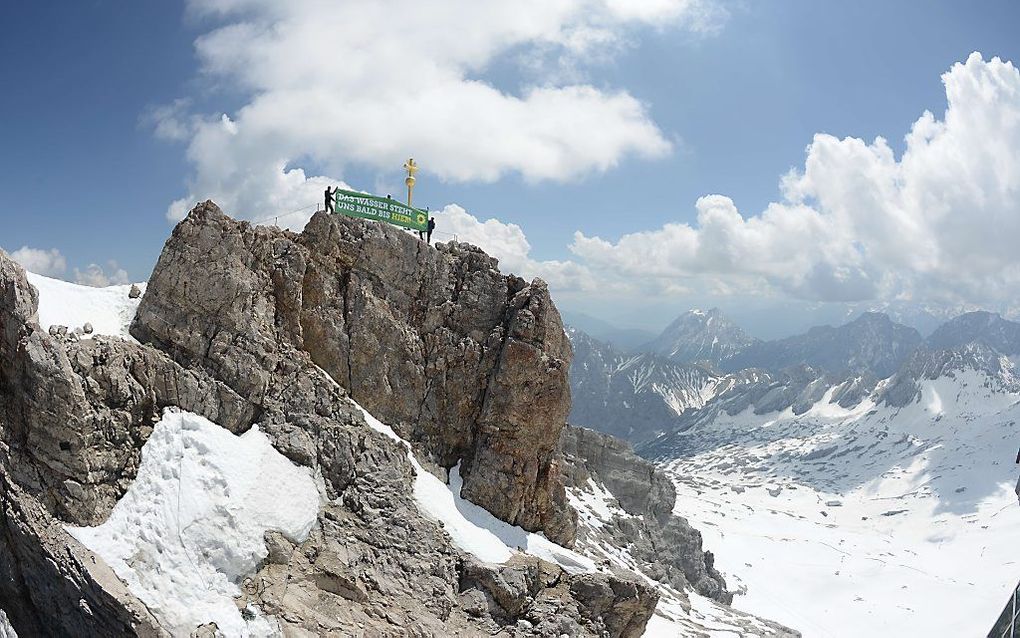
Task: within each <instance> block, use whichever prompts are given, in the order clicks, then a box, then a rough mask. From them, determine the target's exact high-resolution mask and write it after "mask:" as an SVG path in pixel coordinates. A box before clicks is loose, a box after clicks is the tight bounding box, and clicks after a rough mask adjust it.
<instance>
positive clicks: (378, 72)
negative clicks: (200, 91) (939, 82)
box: [147, 0, 726, 221]
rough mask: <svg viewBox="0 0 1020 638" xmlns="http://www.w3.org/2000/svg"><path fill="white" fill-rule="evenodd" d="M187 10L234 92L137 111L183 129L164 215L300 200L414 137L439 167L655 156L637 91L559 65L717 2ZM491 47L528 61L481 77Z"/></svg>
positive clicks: (553, 171) (534, 172) (265, 207)
mask: <svg viewBox="0 0 1020 638" xmlns="http://www.w3.org/2000/svg"><path fill="white" fill-rule="evenodd" d="M189 11H190V12H191V13H192V15H193V16H194V17H195V19H196V20H199V21H200V22H202V21H205V23H210V22H211V23H212V24H214V25H215V26H214V27H213V28H212V29H211V30H210V31H209V32H207V33H205V34H204V35H202V36H201V37H200V38H198V40H197V42H196V50H197V53H198V57H199V60H200V62H201V69H202V73H203V75H204V77H207V78H211V79H212V80H214V81H215V82H217V83H225V84H226V85H228V86H231V87H233V88H234V89H237V90H240V91H241V92H242V93H243V94H244V95H246V96H247V97H246V98H245V99H244V104H243V105H242V106H241V107H240V108H239V109H237V110H236V111H233V112H231V113H230V114H216V115H209V116H202V115H200V114H195V113H191V112H190V111H189V109H188V107H189V103H188V102H187V101H178V102H175V103H174V104H171V105H169V106H166V107H161V108H158V109H154V110H153V111H152V112H151V113H150V114H149V116H148V118H147V119H148V120H149V121H150V123H152V124H153V125H154V127H155V130H156V132H157V134H158V135H159V136H161V137H164V138H167V139H185V140H187V143H188V150H187V156H188V159H189V161H190V162H191V164H192V165H193V167H194V174H193V176H192V179H191V184H190V192H191V194H190V195H189V196H187V197H184V198H182V199H180V200H178V201H176V202H174V203H173V205H171V206H170V209H169V210H168V217H169V218H170V219H171V220H176V219H179V218H180V217H181V216H182V215H183V214H184V213H185V212H186V211H187V209H188V207H189V206H190V205H191V204H192V203H193V202H194V201H195V200H197V199H205V198H207V197H212V198H214V199H216V200H217V201H218V202H219V203H221V204H222V205H225V206H226V207H228V208H229V209H230V210H231V211H236V212H238V213H241V214H244V215H246V216H249V217H257V216H263V215H270V214H275V213H277V212H279V211H281V210H287V209H289V208H295V207H296V206H298V205H302V204H311V203H313V202H316V201H318V198H319V197H320V196H321V192H322V190H323V189H324V188H325V186H326V185H327V184H331V183H336V181H337V178H338V177H341V176H343V174H344V170H345V168H346V167H348V166H350V165H358V166H362V167H367V168H369V169H375V170H392V169H393V168H394V167H397V166H399V165H400V163H401V162H402V161H403V160H404V159H406V156H407V155H408V154H409V153H412V152H413V154H414V155H415V157H416V158H418V159H419V160H420V162H421V164H422V166H423V167H424V168H425V170H427V171H429V172H430V173H432V174H434V175H435V176H437V177H439V178H441V179H445V180H454V181H468V180H475V181H478V180H480V181H493V180H497V179H499V178H501V177H502V176H504V175H506V174H509V173H513V174H519V175H521V176H523V178H524V179H526V180H530V181H538V180H569V179H573V178H576V177H578V176H581V175H586V174H589V173H591V172H597V171H605V170H607V169H610V168H612V167H614V166H616V165H617V164H618V163H619V162H620V161H621V160H622V159H624V158H626V157H630V156H638V157H648V158H655V157H661V156H663V155H665V154H667V153H669V152H670V151H671V142H670V141H669V140H668V139H667V137H666V136H665V135H664V134H663V132H662V131H661V130H660V129H659V128H658V126H656V124H655V123H654V122H653V121H652V120H651V119H650V117H649V115H648V112H647V109H646V106H645V105H644V104H643V103H641V102H640V101H639V100H638V99H636V98H635V97H634V96H633V95H631V94H629V93H628V92H626V91H625V90H618V89H609V88H603V87H595V86H592V85H591V84H588V83H585V82H584V81H582V80H581V79H580V78H579V77H578V74H577V73H571V74H570V76H571V78H572V79H573V80H576V81H572V82H569V83H563V82H562V81H561V80H562V79H563V75H562V74H561V73H560V72H559V70H562V69H564V68H569V69H574V70H576V69H577V68H579V67H583V66H584V64H587V63H589V62H590V61H591V60H593V59H596V60H598V59H600V58H601V57H602V56H604V55H607V53H606V52H610V53H609V55H611V52H613V51H618V50H619V49H620V48H622V47H624V46H625V43H626V40H627V35H628V33H629V32H630V30H632V29H634V28H636V27H642V26H644V27H647V26H654V27H656V28H666V27H669V26H675V27H680V28H686V29H689V30H692V31H696V32H709V31H712V30H714V29H716V28H718V25H719V24H720V23H721V21H722V20H724V19H725V17H726V16H725V13H724V12H723V11H721V10H719V9H718V8H716V4H715V3H714V2H712V1H710V0H626V1H623V0H520V1H519V2H513V3H491V2H476V1H474V0H435V1H433V2H416V1H413V0H384V1H379V2H364V1H357V0H348V1H344V2H324V1H316V0H305V1H300V2H287V3H280V2H275V1H274V2H270V1H269V0H190V2H189ZM539 59H542V60H545V61H546V62H549V64H544V63H541V61H540V60H539ZM502 60H511V61H513V60H517V61H518V62H520V61H521V60H528V61H529V62H528V64H527V65H528V73H526V75H527V76H528V83H527V85H526V86H524V87H523V88H521V89H520V90H518V91H516V92H509V91H507V90H504V89H502V88H498V87H497V86H495V85H494V84H493V83H492V82H491V81H489V80H488V79H487V78H486V75H485V74H486V72H487V71H488V70H489V69H490V68H491V66H492V65H493V63H494V62H497V61H502ZM302 221H303V220H302Z"/></svg>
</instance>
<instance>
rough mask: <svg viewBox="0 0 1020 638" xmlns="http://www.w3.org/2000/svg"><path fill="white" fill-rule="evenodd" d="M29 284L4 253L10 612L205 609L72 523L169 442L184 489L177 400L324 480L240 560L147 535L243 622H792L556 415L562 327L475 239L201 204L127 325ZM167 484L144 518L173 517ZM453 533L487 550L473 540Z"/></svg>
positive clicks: (3, 444) (194, 450)
mask: <svg viewBox="0 0 1020 638" xmlns="http://www.w3.org/2000/svg"><path fill="white" fill-rule="evenodd" d="M39 301H40V300H39V296H38V293H37V291H36V289H35V288H33V286H32V285H30V284H29V282H28V280H27V279H26V277H25V273H24V272H23V271H22V270H21V269H20V267H18V266H17V265H16V264H14V263H13V262H12V261H11V260H10V259H8V258H7V257H6V255H3V254H2V253H0V357H2V358H0V609H3V610H4V611H5V612H6V614H7V616H8V617H9V619H10V622H11V624H12V625H13V627H14V629H15V630H16V631H18V632H19V634H20V635H22V636H34V635H75V636H114V635H117V636H120V635H143V636H163V635H189V634H190V635H195V636H213V635H220V634H222V633H223V627H219V626H217V625H215V624H211V623H209V622H206V623H205V624H202V625H201V626H199V625H195V626H191V625H187V623H185V625H186V626H187V628H188V631H187V632H183V630H182V629H181V627H182V626H184V625H181V622H183V621H182V620H181V617H180V616H179V615H178V616H173V615H172V613H171V612H172V609H171V608H169V607H167V606H165V605H164V604H163V602H161V601H162V600H163V599H161V598H160V591H161V590H160V588H161V587H166V586H171V584H167V583H166V582H164V581H163V580H161V576H160V574H159V572H158V571H154V570H155V569H156V568H155V566H154V565H156V564H162V563H159V561H162V560H164V559H165V554H166V552H165V551H164V550H165V549H167V548H165V547H162V546H153V547H151V548H150V549H146V550H145V552H144V553H142V554H138V555H136V557H135V558H133V559H131V560H129V561H127V562H119V561H115V562H113V563H110V562H108V561H109V560H110V559H108V558H107V556H108V555H107V554H106V553H104V552H105V551H107V550H105V549H104V548H103V547H100V546H92V545H89V546H85V545H83V544H82V542H80V541H79V540H77V539H78V538H85V536H83V535H82V534H81V532H75V535H73V536H72V534H71V532H72V531H75V530H82V529H86V528H91V527H94V526H100V525H104V524H105V523H104V522H105V521H108V520H111V518H112V513H117V512H123V510H124V508H126V507H129V506H130V505H125V504H126V503H128V501H129V500H132V502H139V501H138V498H137V497H133V499H127V498H126V497H127V496H130V495H131V494H132V493H133V492H132V490H134V489H135V487H136V484H137V480H136V479H138V477H139V475H140V468H146V467H149V469H150V470H151V469H152V466H151V464H152V463H156V464H158V463H164V464H165V465H163V466H162V467H161V466H159V465H156V466H155V467H156V471H155V472H151V471H150V472H148V473H147V474H146V476H147V477H150V478H152V477H154V478H153V480H157V479H158V480H168V481H170V482H171V484H173V482H174V481H176V482H177V485H178V486H180V485H182V484H183V481H184V478H183V477H182V476H181V472H182V471H183V468H184V465H183V463H184V461H185V459H186V458H187V459H192V458H194V459H198V461H197V465H196V467H197V468H198V469H201V470H202V471H211V470H209V468H205V469H202V468H203V467H204V466H203V463H205V464H206V465H208V462H207V461H206V460H203V459H205V458H206V457H205V456H203V454H205V453H207V452H208V449H207V446H208V445H209V443H208V440H206V439H201V438H196V437H197V434H196V432H197V431H198V430H196V429H195V428H199V427H200V426H199V425H192V426H189V427H191V428H192V430H189V432H190V434H188V437H190V438H186V437H185V433H184V432H183V431H182V432H181V433H180V435H179V436H180V437H181V442H180V443H179V444H178V445H176V446H174V445H171V446H170V447H168V448H167V449H168V450H171V451H170V452H167V453H168V454H170V456H168V457H166V458H154V457H153V456H152V455H153V453H154V448H152V447H150V446H149V443H150V442H151V441H152V439H155V438H157V437H155V436H154V432H155V431H159V432H160V437H159V438H160V440H161V441H163V442H164V443H166V442H168V441H169V442H172V441H173V438H172V437H170V438H168V437H167V436H166V432H167V431H166V430H165V429H164V428H165V427H166V422H167V415H168V414H181V413H182V411H183V413H184V414H192V415H195V416H194V417H193V418H191V417H188V418H191V419H192V421H195V422H196V423H200V422H201V419H207V420H208V421H209V422H211V423H212V424H215V426H210V427H213V429H214V430H215V429H217V428H222V431H224V432H229V433H233V434H236V435H242V434H243V435H244V437H248V438H246V439H245V440H254V439H251V437H250V436H249V435H251V434H253V433H255V434H257V435H258V436H260V437H265V438H266V440H267V441H268V442H269V444H270V445H271V453H272V454H280V455H282V456H283V457H285V458H286V460H287V462H288V463H291V464H293V466H294V467H296V468H297V470H300V471H301V472H305V473H307V474H308V475H309V476H310V477H312V478H314V481H315V484H316V485H317V486H318V492H319V498H320V499H321V500H320V502H319V504H318V514H317V515H316V516H315V517H314V520H310V521H309V524H308V526H307V527H305V531H304V532H303V533H297V532H295V531H293V530H291V531H289V532H286V533H284V532H282V531H277V530H273V529H269V528H267V529H266V532H265V537H264V543H260V547H259V548H257V551H255V552H254V553H253V554H252V555H251V556H246V557H237V558H231V559H230V560H227V559H226V557H225V556H221V555H220V552H221V551H222V550H221V549H214V550H211V549H210V548H211V547H212V546H208V545H204V547H206V549H199V548H200V547H203V545H202V543H215V538H204V537H193V536H191V535H189V532H188V531H187V529H186V528H183V527H178V529H177V531H176V533H174V534H170V535H169V536H167V537H166V541H165V542H174V543H180V545H181V547H182V549H183V553H184V555H185V556H186V557H187V562H186V563H185V566H184V567H183V568H182V569H184V570H185V572H187V571H188V570H191V569H192V567H194V568H195V569H198V567H199V566H202V565H209V566H210V567H208V569H211V570H212V572H210V573H214V574H224V573H226V574H229V578H227V579H224V580H223V583H224V584H223V590H222V592H221V593H223V592H225V595H228V596H229V597H230V598H232V599H233V604H231V605H230V608H231V610H232V611H230V614H233V615H235V616H237V618H238V620H237V622H238V623H239V625H238V626H246V627H248V628H249V629H247V630H245V631H244V632H242V633H244V634H245V635H279V634H282V635H287V636H313V635H357V636H397V635H400V636H403V635H412V636H453V635H465V636H469V635H470V636H474V635H496V634H499V635H509V636H550V635H553V636H560V635H568V636H614V637H615V636H625V637H631V636H639V635H641V634H642V633H643V632H644V631H645V629H646V626H650V625H651V624H655V623H660V624H661V623H662V622H665V621H664V618H665V616H663V613H664V611H663V609H664V608H663V607H662V605H659V609H658V611H657V604H658V603H660V602H664V601H666V600H667V599H668V601H669V602H670V605H671V607H670V609H672V610H673V612H672V616H670V622H682V623H686V624H685V625H684V626H687V627H690V629H691V631H692V632H702V631H704V626H705V624H704V623H707V622H709V621H711V622H717V618H716V616H712V618H709V617H707V616H705V615H704V614H705V612H704V609H705V606H706V605H707V606H708V607H710V608H711V609H712V610H714V611H713V612H712V613H713V614H721V615H722V616H726V617H727V618H731V617H732V618H736V619H738V620H736V621H734V622H735V623H738V624H739V623H744V624H746V625H747V626H748V627H754V628H755V631H757V632H759V633H760V635H793V634H792V633H791V632H789V631H788V630H785V629H783V628H781V627H779V626H776V625H772V624H769V623H766V622H765V621H761V620H760V619H757V618H754V617H749V616H746V615H742V614H739V613H737V612H732V611H731V610H728V608H726V607H725V606H724V605H722V604H720V603H725V602H727V601H728V600H729V597H730V594H729V593H728V592H727V591H726V588H725V582H724V581H723V579H722V578H721V576H719V575H718V573H717V572H716V571H715V570H714V568H713V557H712V555H711V553H709V552H705V551H703V549H702V547H701V537H700V535H699V534H698V533H697V531H696V530H693V529H692V528H691V527H690V526H689V525H687V524H686V522H684V521H682V520H681V519H678V518H676V517H674V516H673V515H672V508H673V503H674V501H675V495H674V493H673V492H672V488H671V486H670V485H669V483H668V481H664V480H662V478H661V477H659V478H658V479H657V478H656V477H655V475H654V472H653V471H652V470H651V469H650V466H648V465H647V464H643V462H641V461H639V460H638V459H636V458H634V457H633V455H632V454H629V452H625V451H621V449H619V447H618V446H619V445H620V444H618V443H614V442H613V440H612V439H609V438H603V437H599V436H598V435H595V438H594V439H592V438H591V437H590V436H589V437H586V436H584V435H581V434H578V433H577V432H575V431H573V430H571V429H565V423H566V418H567V414H568V411H569V409H570V391H569V386H568V383H567V370H568V368H569V366H570V362H571V349H570V344H569V341H568V339H567V337H566V335H565V334H564V331H563V327H562V324H561V321H560V318H559V314H558V312H557V310H556V308H555V306H554V304H553V303H552V300H551V299H550V297H549V293H548V290H547V288H546V286H545V284H544V283H542V282H541V281H540V280H535V281H532V282H527V281H524V280H522V279H520V278H518V277H515V276H513V275H503V274H501V273H500V272H499V271H498V269H497V263H496V261H495V260H494V259H492V258H491V257H488V256H487V255H485V254H484V253H483V252H481V251H480V250H478V249H477V248H474V247H472V246H468V245H466V244H458V243H450V244H441V245H439V246H437V247H429V246H427V245H425V244H424V243H422V242H420V241H418V240H417V239H416V238H414V237H412V236H411V235H409V234H407V233H405V232H403V231H401V230H399V229H396V228H394V227H390V226H386V225H381V224H375V223H370V222H364V221H361V220H354V219H350V218H345V217H339V216H333V215H326V214H317V215H316V216H315V217H313V219H312V220H311V221H310V222H309V224H308V226H307V227H306V229H305V230H304V231H303V232H302V233H300V234H296V233H291V232H288V231H283V230H278V229H275V228H267V227H256V226H252V225H250V224H248V223H245V222H238V221H235V220H233V219H230V218H229V217H227V216H226V215H224V214H223V213H222V212H220V211H219V209H218V208H217V207H216V206H215V205H214V204H212V203H211V202H206V203H204V204H200V205H199V206H197V207H196V208H195V209H194V210H193V211H191V213H190V214H189V215H188V217H187V218H186V219H185V220H184V221H182V222H181V223H180V224H179V225H178V226H177V227H176V228H175V229H174V231H173V234H172V235H171V237H170V239H169V240H168V241H167V243H166V246H165V247H164V251H163V253H162V255H161V257H160V259H159V262H158V264H157V266H156V268H155V270H154V272H153V275H152V278H151V279H150V281H149V284H148V286H147V287H146V289H145V292H144V295H143V296H142V298H141V300H140V305H139V306H138V309H137V313H136V314H135V316H134V320H133V322H132V324H131V335H132V336H133V337H134V340H127V339H123V338H118V337H109V336H104V335H99V334H89V335H85V334H79V332H82V333H83V331H76V330H68V329H66V327H65V329H64V330H59V329H52V330H50V331H47V330H44V329H43V327H42V326H41V325H40V324H39V320H38V315H39ZM58 303H59V302H58ZM51 332H52V334H51ZM362 408H363V409H364V410H365V412H363V411H362ZM376 419H378V421H376ZM182 420H183V421H187V420H188V419H187V418H186V419H178V421H182ZM380 422H382V423H385V424H386V425H382V424H381V423H380ZM201 427H205V426H201ZM390 428H392V429H390ZM217 436H218V435H217ZM189 441H190V443H189ZM172 450H178V451H177V452H173V451H172ZM269 453H270V452H269V451H267V452H263V453H262V454H269ZM176 455H180V456H179V457H178V458H174V457H175V456H176ZM147 464H150V465H147ZM175 468H176V469H175ZM212 469H216V468H212ZM221 469H222V468H221ZM227 469H229V468H227ZM297 470H296V471H297ZM299 473H300V472H299ZM426 479H429V480H426ZM139 480H140V479H139ZM147 480H148V479H147ZM646 483H647V484H648V485H649V486H650V487H649V488H647V489H646V488H645V484H646ZM215 485H219V483H212V484H210V489H211V490H212V492H213V493H214V494H213V496H215V493H218V492H217V490H218V489H219V488H215ZM225 485H230V483H229V482H228V483H226V484H225ZM430 485H431V486H433V487H432V488H430V487H429V486H430ZM435 486H438V487H435ZM178 489H181V488H180V487H178ZM429 489H432V490H434V491H433V492H428V490H429ZM437 489H438V490H439V491H435V490H437ZM256 493H257V490H256ZM428 494H431V496H426V495H428ZM617 494H618V496H617ZM184 496H187V495H184ZM228 496H229V495H228V494H226V493H224V495H223V497H222V498H228ZM181 497H182V495H181V494H180V493H178V496H177V498H178V506H177V509H178V511H177V512H176V514H174V513H173V512H170V513H167V512H163V514H164V515H168V516H177V517H180V516H181V511H180V509H181V501H180V499H181ZM440 501H444V502H449V503H450V507H449V510H443V509H442V506H441V502H440ZM140 502H141V503H142V504H143V505H144V503H145V502H146V500H145V499H144V498H143V499H142V500H141V501H140ZM171 502H172V500H171ZM596 502H598V503H600V504H601V505H600V506H599V508H597V509H598V512H603V508H604V507H607V506H606V505H605V504H606V503H609V502H612V503H619V504H620V508H621V510H620V511H622V512H623V515H622V516H619V517H618V519H619V520H615V521H614V522H612V525H611V526H610V527H611V529H612V530H615V531H608V532H607V531H604V530H605V529H606V527H607V522H606V521H603V520H602V519H601V518H598V516H596V518H591V516H590V514H591V511H592V510H591V508H590V507H589V505H590V504H592V503H596ZM224 503H225V504H224V505H223V507H227V505H226V501H225V502H224ZM276 505H277V504H274V503H267V504H265V505H264V506H265V507H274V506H276ZM230 507H233V506H230ZM221 509H222V508H221ZM437 512H440V513H439V514H437ZM443 512H445V513H443ZM579 512H581V517H580V519H579V515H578V513H579ZM228 513H229V512H228ZM256 515H257V516H258V518H259V519H262V518H265V517H264V516H261V515H259V514H258V512H256ZM231 516H234V514H231ZM599 516H601V514H599ZM121 518H123V517H121ZM610 518H612V517H610ZM132 520H135V519H131V518H130V517H129V518H128V519H127V521H128V523H127V524H132V522H131V521H132ZM177 520H178V521H179V520H180V519H179V518H178V519H177ZM227 520H235V519H232V518H228V519H227ZM477 521H481V522H483V523H484V524H483V523H477ZM137 522H138V523H143V522H144V520H143V519H137ZM177 525H178V526H180V525H181V524H180V522H178V523H177ZM485 526H488V527H485ZM97 529H98V528H97ZM259 529H261V528H259ZM465 529H467V530H468V531H467V532H465ZM260 533H261V532H260ZM465 534H467V536H465ZM472 534H473V535H475V536H484V540H485V542H487V543H489V544H490V545H491V544H492V543H493V542H496V543H497V545H498V547H501V548H503V549H502V550H501V551H502V552H505V554H506V557H505V558H500V559H498V560H495V559H491V558H481V557H479V555H478V550H477V549H473V548H476V546H477V544H478V543H477V539H474V538H473V537H472V536H471V535H472ZM599 534H603V536H599ZM137 536H138V534H133V535H132V538H131V542H132V543H139V542H140V543H143V544H144V543H145V542H146V539H145V538H141V539H139V538H137ZM143 536H144V535H143ZM593 538H600V539H601V541H602V542H600V543H598V546H599V547H600V548H601V553H599V552H596V551H595V550H594V547H595V545H596V544H595V543H593V542H592V540H591V539H593ZM545 539H548V540H545ZM549 541H555V543H557V545H552V544H551V543H550V542H549ZM610 541H611V542H612V543H615V545H610V544H608V543H609V542H610ZM124 542H127V539H126V538H123V537H122V540H121V541H118V542H117V543H115V545H120V544H123V543H124ZM533 545H535V546H536V547H549V549H547V550H544V551H545V553H542V552H537V550H536V549H534V548H533V547H532V546H533ZM572 546H573V547H574V548H575V551H571V550H570V549H569V548H570V547H572ZM189 547H190V549H189ZM613 547H616V549H612V551H609V550H608V549H607V548H610V549H611V548H613ZM114 549H116V547H115V548H114ZM224 549H227V548H224ZM140 551H141V550H140ZM607 551H608V554H607V553H606V552H607ZM196 552H197V553H196ZM536 552H537V553H536ZM171 553H172V552H171ZM501 555H502V554H501ZM594 558H599V560H600V561H601V562H599V563H596V562H595V560H594ZM196 561H197V565H196ZM189 564H190V566H189ZM223 570H227V572H224V571H223ZM230 570H233V571H230ZM185 572H182V574H184V573H185ZM164 578H165V576H164ZM207 593H208V592H207V591H205V589H203V590H202V591H200V592H199V594H201V595H206V594H207ZM695 598H697V599H698V600H702V599H703V600H704V601H706V602H705V603H699V605H700V607H699V609H701V611H696V610H695V608H694V599H695ZM164 602H165V601H164ZM171 602H172V601H171ZM235 605H236V609H235V608H234V606H235ZM178 611H179V610H178ZM185 612H187V613H194V610H193V609H188V610H185ZM699 614H700V616H699ZM720 617H721V616H720ZM188 618H191V616H188ZM699 618H700V620H699ZM732 618H731V619H732ZM678 619H679V620H678ZM699 623H701V624H699ZM671 626H672V625H671ZM258 627H269V628H275V629H272V631H270V632H268V633H259V631H261V630H259V631H256V628H258ZM267 631H268V630H267ZM182 632H183V633H182ZM246 632H247V633H246ZM692 635H697V633H693V634H692Z"/></svg>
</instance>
